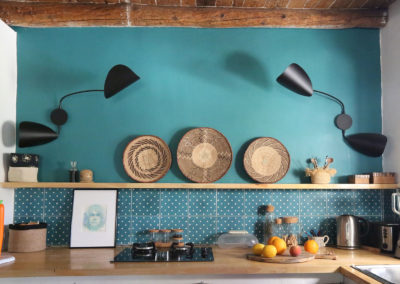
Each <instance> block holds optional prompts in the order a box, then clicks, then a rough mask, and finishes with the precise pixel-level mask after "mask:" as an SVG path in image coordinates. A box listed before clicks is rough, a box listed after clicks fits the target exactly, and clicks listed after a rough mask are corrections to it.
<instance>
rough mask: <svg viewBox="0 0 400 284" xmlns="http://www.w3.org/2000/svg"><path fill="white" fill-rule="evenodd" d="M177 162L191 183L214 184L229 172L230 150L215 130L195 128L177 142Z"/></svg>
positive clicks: (223, 137) (224, 139) (227, 143)
mask: <svg viewBox="0 0 400 284" xmlns="http://www.w3.org/2000/svg"><path fill="white" fill-rule="evenodd" d="M177 160H178V166H179V169H180V170H181V172H182V173H183V174H184V176H186V177H187V178H188V179H190V180H191V181H194V182H199V183H209V182H214V181H217V180H219V179H220V178H221V177H223V176H224V175H225V174H226V172H227V171H228V170H229V168H230V166H231V163H232V148H231V145H230V144H229V142H228V140H227V139H226V138H225V136H224V135H222V134H221V133H220V132H218V131H217V130H215V129H212V128H207V127H202V128H195V129H192V130H190V131H188V132H187V133H186V134H185V135H184V136H183V137H182V139H181V141H180V142H179V145H178V151H177Z"/></svg>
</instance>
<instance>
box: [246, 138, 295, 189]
mask: <svg viewBox="0 0 400 284" xmlns="http://www.w3.org/2000/svg"><path fill="white" fill-rule="evenodd" d="M243 162H244V168H245V170H246V172H247V174H248V175H249V176H250V177H251V178H252V179H254V180H255V181H258V182H260V183H274V182H277V181H279V180H280V179H282V178H283V177H284V176H285V175H286V173H287V171H288V170H289V166H290V156H289V152H288V151H287V149H286V148H285V146H283V144H282V143H281V142H279V141H278V140H276V139H275V138H271V137H262V138H258V139H256V140H254V141H253V142H251V144H250V145H249V147H248V148H247V150H246V152H245V153H244V160H243Z"/></svg>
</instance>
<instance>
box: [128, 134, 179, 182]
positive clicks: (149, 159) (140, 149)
mask: <svg viewBox="0 0 400 284" xmlns="http://www.w3.org/2000/svg"><path fill="white" fill-rule="evenodd" d="M171 162H172V157H171V151H170V150H169V148H168V145H167V144H166V143H165V142H164V141H163V140H162V139H161V138H159V137H157V136H152V135H145V136H139V137H137V138H135V139H133V140H132V141H131V142H129V144H128V146H126V148H125V151H124V155H123V159H122V163H123V164H124V168H125V171H126V173H127V174H128V176H130V177H131V178H132V179H134V180H136V181H138V182H155V181H157V180H159V179H160V178H162V177H163V176H164V175H165V174H166V173H167V172H168V170H169V168H170V167H171Z"/></svg>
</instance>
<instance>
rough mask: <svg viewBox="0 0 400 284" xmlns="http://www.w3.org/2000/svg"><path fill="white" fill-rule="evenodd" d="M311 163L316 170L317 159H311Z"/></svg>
mask: <svg viewBox="0 0 400 284" xmlns="http://www.w3.org/2000/svg"><path fill="white" fill-rule="evenodd" d="M311 163H313V165H314V169H318V162H317V159H315V158H311Z"/></svg>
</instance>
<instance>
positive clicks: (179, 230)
mask: <svg viewBox="0 0 400 284" xmlns="http://www.w3.org/2000/svg"><path fill="white" fill-rule="evenodd" d="M171 231H172V232H174V233H182V232H183V229H172V230H171Z"/></svg>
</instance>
